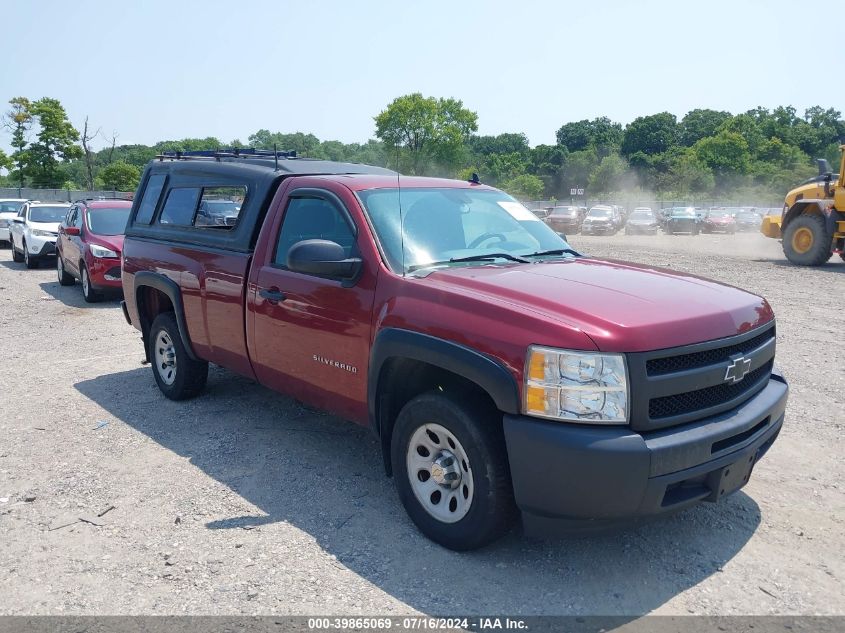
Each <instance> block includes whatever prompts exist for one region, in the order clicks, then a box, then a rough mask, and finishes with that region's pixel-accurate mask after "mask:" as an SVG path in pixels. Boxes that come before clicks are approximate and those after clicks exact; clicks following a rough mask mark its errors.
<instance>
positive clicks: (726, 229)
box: [702, 224, 736, 233]
mask: <svg viewBox="0 0 845 633" xmlns="http://www.w3.org/2000/svg"><path fill="white" fill-rule="evenodd" d="M702 228H703V229H704V230H705V231H707V232H708V233H736V225H734V224H705V225H704V226H703V227H702Z"/></svg>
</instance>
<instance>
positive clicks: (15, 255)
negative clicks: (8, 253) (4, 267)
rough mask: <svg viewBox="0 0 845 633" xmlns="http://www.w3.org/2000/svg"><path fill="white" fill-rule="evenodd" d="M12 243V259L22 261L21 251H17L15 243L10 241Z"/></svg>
mask: <svg viewBox="0 0 845 633" xmlns="http://www.w3.org/2000/svg"><path fill="white" fill-rule="evenodd" d="M11 244H12V261H13V262H17V263H19V264H20V263H21V262H22V261H23V253H19V252H18V249H16V248H15V243H14V242H11Z"/></svg>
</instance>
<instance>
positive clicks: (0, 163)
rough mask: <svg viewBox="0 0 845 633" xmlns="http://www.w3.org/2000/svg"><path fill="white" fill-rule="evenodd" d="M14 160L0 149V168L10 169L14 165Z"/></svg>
mask: <svg viewBox="0 0 845 633" xmlns="http://www.w3.org/2000/svg"><path fill="white" fill-rule="evenodd" d="M14 164H15V163H14V161H13V160H12V159H11V158H9V156H7V155H6V152H4V151H3V150H2V149H0V169H11V168H12V167H13V166H14Z"/></svg>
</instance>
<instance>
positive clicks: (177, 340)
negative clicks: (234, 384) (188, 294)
mask: <svg viewBox="0 0 845 633" xmlns="http://www.w3.org/2000/svg"><path fill="white" fill-rule="evenodd" d="M162 333H166V335H167V337H168V338H169V340H170V341H172V345H173V351H174V352H175V360H176V363H175V368H174V372H175V376H174V377H173V382H172V383H171V384H167V382H166V381H165V379H164V378H163V377H162V375H161V372H160V371H159V367H158V362H159V361H158V357H157V354H156V341H157V340H159V339H160V338H161V337H162ZM147 345H148V346H149V355H150V366H151V367H152V370H153V377H154V378H155V381H156V384H157V385H158V388H159V389H161V392H162V393H163V394H164V395H165V396H167V397H168V398H170V399H171V400H185V399H187V398H193V397H194V396H197V395H199V394H200V393H202V390H203V389H205V383H206V381H207V380H208V363H206V362H205V361H199V360H192V359H191V358H190V357H189V356H188V352H187V351H186V350H185V346H184V345H182V338H181V336H180V335H179V326H178V325H177V324H176V316H175V315H174V314H173V313H172V312H163V313H161V314H159V315H158V316H157V317H156V318H155V320H154V321H153V324H152V326H151V327H150V334H149V337H148V339H147Z"/></svg>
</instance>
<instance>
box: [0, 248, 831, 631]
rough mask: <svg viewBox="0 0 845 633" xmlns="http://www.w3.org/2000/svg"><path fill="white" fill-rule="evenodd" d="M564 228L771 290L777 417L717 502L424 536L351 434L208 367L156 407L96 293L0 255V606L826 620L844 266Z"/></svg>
mask: <svg viewBox="0 0 845 633" xmlns="http://www.w3.org/2000/svg"><path fill="white" fill-rule="evenodd" d="M571 241H572V243H573V245H574V246H575V247H576V248H579V249H582V250H583V251H584V252H588V253H591V254H594V255H598V256H602V257H613V258H618V259H627V260H632V261H637V262H644V263H649V264H652V265H655V266H669V267H671V268H676V269H678V270H683V271H687V272H693V273H696V274H701V275H704V276H708V277H712V278H715V279H718V280H721V281H724V282H727V283H731V284H735V285H737V286H741V287H744V288H747V289H749V290H752V291H754V292H757V293H760V294H763V295H765V296H766V297H768V299H769V300H770V302H771V303H772V305H773V307H774V309H775V311H776V313H777V315H778V318H779V321H778V345H779V363H780V364H781V365H782V367H783V369H784V371H785V373H786V375H787V377H788V378H789V379H790V380H791V386H792V396H791V400H790V403H789V408H788V417H787V422H786V425H785V427H784V430H783V432H782V433H781V435H780V439H779V440H778V442H777V443H776V444H775V445H774V447H773V448H772V450H771V451H770V452H769V453H768V455H767V456H766V458H765V459H764V460H763V461H762V462H761V463H760V465H759V467H757V468H756V469H755V471H754V476H753V478H752V480H751V482H750V484H749V485H748V486H746V488H745V489H744V491H742V492H740V493H738V494H736V495H734V496H733V497H731V498H729V499H728V500H727V501H726V502H724V503H723V504H720V505H712V504H707V505H703V506H699V507H697V508H695V509H692V510H689V511H687V512H685V513H682V514H680V515H677V516H675V517H673V518H671V519H668V520H665V521H662V522H659V523H654V524H651V525H648V526H645V527H641V528H638V529H634V530H630V531H627V532H624V533H622V534H621V535H616V536H603V537H582V538H578V539H565V540H559V541H531V540H527V539H525V538H524V537H523V536H522V535H521V534H520V533H519V531H518V530H517V531H515V532H514V533H513V534H511V535H510V536H508V537H506V538H505V539H504V540H503V541H501V542H499V543H497V544H495V545H493V546H491V547H489V548H487V549H484V550H483V551H480V552H473V553H468V554H456V553H453V552H449V551H447V550H444V549H441V548H440V547H438V546H436V545H434V544H432V543H430V542H429V541H427V540H426V539H425V538H423V537H422V536H420V534H419V533H418V532H417V531H416V529H415V528H414V526H413V525H412V524H411V522H410V521H409V519H407V518H406V516H405V513H404V511H403V510H402V508H401V507H400V505H399V502H398V501H397V498H396V495H395V493H394V490H393V487H392V482H391V481H390V480H388V479H386V478H385V477H384V475H383V472H382V468H381V465H380V460H379V452H378V447H377V445H376V442H375V441H374V439H373V437H372V436H371V435H370V433H369V431H367V430H364V429H361V428H359V427H356V426H354V425H351V424H348V423H345V422H343V421H341V420H337V419H335V418H332V417H330V416H326V415H323V414H321V413H318V412H315V411H312V410H309V409H307V408H304V407H302V406H301V405H299V404H297V403H296V402H295V401H293V400H291V399H289V398H285V397H283V396H281V395H278V394H275V393H272V392H270V391H268V390H266V389H263V388H262V387H259V386H258V385H255V384H253V383H252V382H250V381H248V380H244V379H241V378H238V377H236V376H233V375H232V374H229V373H228V372H226V371H223V370H220V369H215V370H213V371H212V372H211V375H210V379H209V386H208V390H207V393H206V394H205V395H204V396H202V397H200V398H197V399H195V400H192V401H189V402H186V403H174V402H170V401H168V400H166V399H165V398H164V397H163V396H161V395H160V393H159V391H158V389H157V388H156V386H155V383H154V382H153V378H152V376H151V375H150V369H149V368H148V367H144V366H142V365H141V363H140V361H141V356H142V353H141V345H140V342H139V338H138V336H137V333H136V331H135V330H134V329H132V328H130V327H129V326H127V325H126V323H125V322H124V321H123V317H122V315H121V313H120V308H119V305H118V303H117V302H116V301H106V302H103V303H100V304H95V305H86V304H84V303H83V301H82V297H81V292H80V289H79V286H78V284H77V285H76V286H75V287H70V288H63V287H60V286H59V285H58V283H57V282H56V275H55V272H54V271H52V270H34V271H29V270H26V269H24V267H23V265H22V264H13V263H12V262H11V256H10V251H9V250H0V349H2V350H3V362H2V365H0V394H2V397H3V406H2V411H3V413H2V414H0V438H2V439H1V440H0V569H2V570H4V572H3V573H0V613H2V614H241V613H245V614H270V613H272V614H405V613H416V612H422V613H429V614H442V615H451V614H458V613H463V614H473V613H509V614H523V615H528V614H604V615H615V614H618V615H632V616H633V615H639V614H644V613H651V612H656V613H663V614H687V613H696V614H713V615H715V614H724V615H728V614H845V601H843V600H842V596H843V595H845V588H844V587H843V579H845V564H843V544H845V524H844V523H843V518H845V507H843V483H842V481H843V477H842V475H843V470H845V468H843V463H845V460H843V459H842V454H841V453H842V432H843V418H844V417H845V416H843V413H844V412H845V411H843V409H845V405H843V396H842V394H843V393H845V374H844V373H843V359H842V354H841V344H840V345H838V346H837V345H836V343H837V342H839V343H841V340H842V333H843V331H845V327H844V326H845V323H843V312H842V308H843V306H842V301H843V297H845V292H843V291H845V263H842V262H840V261H839V260H838V259H837V260H836V261H835V262H833V261H831V263H830V264H828V265H827V266H824V267H821V268H818V269H809V270H808V269H802V268H796V267H793V266H790V265H788V264H787V263H786V262H785V261H784V259H783V256H782V254H781V253H780V248H779V245H778V244H777V243H776V242H774V241H772V240H765V239H764V238H762V237H761V236H758V235H738V236H704V235H701V236H697V237H691V236H677V237H670V236H663V235H660V236H656V237H625V236H623V235H618V236H613V237H593V238H591V237H581V236H577V235H576V236H573V237H572V240H571ZM822 359H829V360H827V362H825V363H822V362H821V360H822ZM103 512H105V514H102V513H103ZM100 514H102V516H99V515H100Z"/></svg>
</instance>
